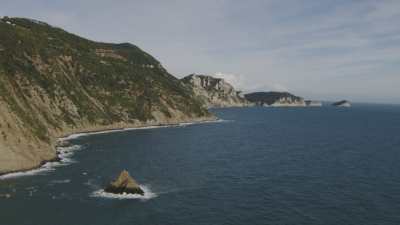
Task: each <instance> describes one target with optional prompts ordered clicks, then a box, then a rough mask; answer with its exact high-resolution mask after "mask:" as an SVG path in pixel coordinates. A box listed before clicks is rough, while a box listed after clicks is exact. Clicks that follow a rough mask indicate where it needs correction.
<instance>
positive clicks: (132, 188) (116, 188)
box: [104, 170, 144, 195]
mask: <svg viewBox="0 0 400 225" xmlns="http://www.w3.org/2000/svg"><path fill="white" fill-rule="evenodd" d="M104 191H106V192H109V193H114V194H123V193H127V194H139V195H144V191H143V190H142V189H141V188H140V186H139V185H138V183H137V182H136V181H135V180H134V179H133V178H132V177H131V176H130V175H129V172H128V171H126V170H123V171H122V172H121V173H120V174H119V176H118V178H117V179H116V180H115V181H113V182H111V184H110V185H109V186H108V187H107V188H106V189H105V190H104Z"/></svg>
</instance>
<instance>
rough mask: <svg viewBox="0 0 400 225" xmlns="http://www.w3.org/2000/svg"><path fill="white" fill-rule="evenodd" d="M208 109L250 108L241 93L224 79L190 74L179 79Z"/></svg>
mask: <svg viewBox="0 0 400 225" xmlns="http://www.w3.org/2000/svg"><path fill="white" fill-rule="evenodd" d="M181 81H182V82H183V83H184V84H186V85H187V86H188V87H190V88H191V89H193V92H194V93H195V94H196V95H197V96H198V97H199V98H200V99H201V100H202V102H203V104H204V105H205V106H206V107H208V108H222V107H243V106H250V105H251V103H250V102H248V101H247V100H246V99H245V98H244V97H243V96H241V92H240V91H237V90H235V88H234V87H233V86H232V85H231V84H229V83H228V82H226V81H225V80H224V79H221V78H215V77H212V76H208V75H197V74H191V75H189V76H186V77H184V78H182V79H181Z"/></svg>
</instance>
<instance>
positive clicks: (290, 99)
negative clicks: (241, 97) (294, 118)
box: [245, 92, 306, 107]
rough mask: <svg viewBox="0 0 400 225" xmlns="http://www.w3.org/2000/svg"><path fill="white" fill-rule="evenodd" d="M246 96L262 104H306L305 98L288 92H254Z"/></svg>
mask: <svg viewBox="0 0 400 225" xmlns="http://www.w3.org/2000/svg"><path fill="white" fill-rule="evenodd" d="M245 98H246V99H247V100H248V101H250V102H253V103H255V104H256V105H260V106H275V107H290V106H306V103H305V101H304V99H303V98H301V97H298V96H295V95H292V94H290V93H288V92H254V93H249V94H246V95H245Z"/></svg>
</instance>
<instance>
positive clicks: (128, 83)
mask: <svg viewBox="0 0 400 225" xmlns="http://www.w3.org/2000/svg"><path fill="white" fill-rule="evenodd" d="M210 118H213V117H212V115H210V113H209V112H208V111H207V109H206V108H205V107H203V105H202V103H201V102H200V101H199V100H198V99H197V98H196V97H195V95H194V93H193V91H192V90H191V89H190V88H188V87H186V86H185V85H183V84H182V83H181V82H180V81H179V80H178V79H176V78H175V77H173V76H172V75H170V74H169V73H168V72H167V71H166V70H165V69H164V68H163V67H162V66H161V64H160V63H159V62H158V61H157V60H156V59H154V58H153V57H152V56H150V55H149V54H147V53H145V52H143V51H142V50H141V49H139V48H138V47H136V46H134V45H132V44H128V43H126V44H108V43H98V42H93V41H90V40H87V39H84V38H80V37H78V36H76V35H73V34H70V33H68V32H66V31H64V30H62V29H59V28H55V27H52V26H50V25H48V24H45V23H42V22H38V21H34V20H29V19H22V18H7V17H5V18H2V19H0V173H4V172H10V171H15V170H23V169H29V168H32V167H36V166H38V165H40V163H41V162H43V161H45V160H51V159H53V158H55V157H56V152H55V150H54V143H55V140H56V137H58V136H61V135H65V134H67V133H71V132H77V131H79V132H80V131H90V130H98V129H111V128H122V127H132V126H141V125H148V124H160V123H175V122H181V121H192V120H203V119H210Z"/></svg>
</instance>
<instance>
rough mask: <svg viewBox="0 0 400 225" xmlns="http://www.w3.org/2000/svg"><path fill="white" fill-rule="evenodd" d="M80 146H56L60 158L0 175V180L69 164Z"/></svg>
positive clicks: (35, 173) (39, 172)
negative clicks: (34, 167)
mask: <svg viewBox="0 0 400 225" xmlns="http://www.w3.org/2000/svg"><path fill="white" fill-rule="evenodd" d="M81 148H82V146H80V145H72V146H68V147H57V154H58V157H59V158H60V161H55V162H47V163H45V164H43V165H42V166H41V167H39V168H37V169H33V170H28V171H22V172H15V173H8V174H5V175H2V176H0V180H5V179H9V178H16V177H25V176H32V175H40V174H47V173H49V172H51V171H54V170H55V169H56V168H57V167H60V166H66V165H70V164H71V163H74V162H75V161H74V160H72V158H71V157H72V156H73V155H74V153H75V151H77V150H80V149H81Z"/></svg>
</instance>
